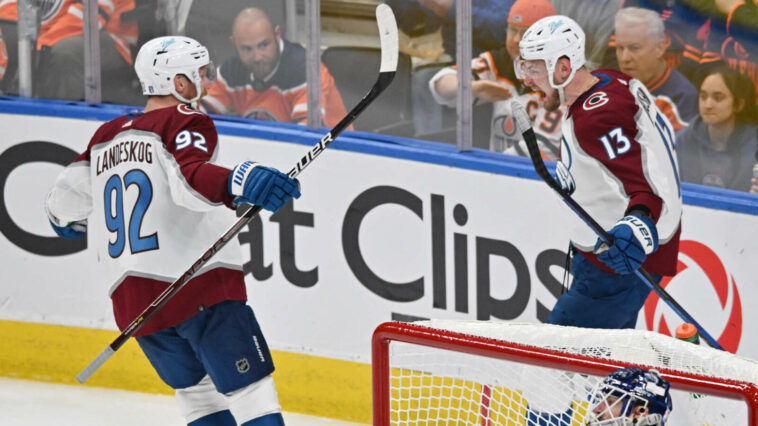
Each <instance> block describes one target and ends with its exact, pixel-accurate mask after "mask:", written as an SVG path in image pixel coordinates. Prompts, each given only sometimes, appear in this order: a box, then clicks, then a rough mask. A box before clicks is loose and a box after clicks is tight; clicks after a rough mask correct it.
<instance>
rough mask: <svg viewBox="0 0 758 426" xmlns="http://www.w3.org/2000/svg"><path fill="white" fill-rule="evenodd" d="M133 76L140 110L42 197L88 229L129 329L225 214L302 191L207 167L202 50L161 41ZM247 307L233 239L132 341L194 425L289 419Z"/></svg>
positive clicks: (211, 145)
mask: <svg viewBox="0 0 758 426" xmlns="http://www.w3.org/2000/svg"><path fill="white" fill-rule="evenodd" d="M135 70H136V72H137V75H138V77H139V79H140V82H141V83H142V90H143V93H144V94H145V95H147V96H148V100H147V105H146V107H145V109H144V112H142V113H140V114H136V115H130V116H123V117H119V118H116V119H114V120H111V121H109V122H108V123H105V124H103V125H102V126H100V128H99V129H98V130H97V131H96V132H95V134H94V136H93V137H92V140H91V141H90V143H89V145H88V147H87V149H86V150H85V151H84V152H83V153H82V154H80V155H79V156H78V157H77V158H76V159H75V160H74V161H73V162H72V163H71V164H70V165H69V166H68V167H66V169H64V171H63V172H62V173H61V174H60V176H59V177H58V179H57V180H56V182H55V184H54V186H53V188H52V190H51V191H50V193H49V195H48V197H47V199H46V202H45V208H46V211H47V214H48V217H49V218H50V222H51V224H52V226H53V228H54V229H55V230H56V232H57V233H58V234H59V235H61V236H62V237H66V238H82V237H84V236H85V232H86V233H87V234H88V235H89V238H88V242H89V244H90V245H91V246H93V247H94V250H95V251H96V252H97V258H98V264H99V265H98V266H99V267H100V273H99V275H98V276H99V277H102V279H103V282H102V285H103V291H105V290H106V289H108V287H110V289H109V294H110V297H111V300H112V303H113V311H114V315H115V318H116V323H117V324H118V326H119V328H120V329H121V330H124V328H125V327H126V326H128V325H129V324H130V323H131V322H132V321H133V320H135V318H137V316H138V315H139V314H141V313H142V311H143V310H144V309H145V308H146V307H147V306H148V305H149V304H150V303H151V302H152V301H153V300H155V299H156V298H157V297H158V296H159V295H160V294H161V292H162V291H163V290H164V289H165V288H166V287H168V286H169V285H170V284H171V283H172V282H173V281H175V280H176V279H177V278H178V277H179V276H180V275H182V273H183V272H184V271H185V270H186V267H187V266H188V264H187V263H188V262H189V261H191V260H193V259H196V258H198V257H199V256H200V255H201V254H202V253H203V252H204V251H205V250H206V249H207V248H208V247H210V246H211V244H213V243H214V242H215V241H216V240H217V239H218V238H219V237H220V236H221V235H222V234H223V233H224V232H225V231H226V229H227V227H228V225H229V224H230V223H231V222H233V220H234V215H233V213H231V212H230V211H229V210H228V209H227V208H225V207H228V208H233V207H235V206H236V205H238V204H240V203H248V204H256V205H259V206H261V207H263V208H264V209H266V210H270V211H276V210H278V209H279V208H280V207H282V206H283V205H284V204H286V203H287V202H289V201H290V200H291V199H292V198H293V197H294V198H297V197H299V196H300V189H299V183H298V182H297V181H296V180H293V179H290V178H289V177H288V176H287V175H286V174H284V173H282V172H280V171H278V170H275V169H273V168H269V167H265V166H263V165H260V164H257V163H253V162H251V161H245V162H241V163H240V164H239V165H238V166H236V167H235V168H234V169H233V170H229V169H226V168H224V167H220V166H217V165H215V164H213V160H214V158H215V156H216V154H217V140H218V135H217V133H216V129H215V126H214V125H213V121H212V120H211V119H210V118H209V117H208V116H207V115H205V114H203V113H201V112H199V111H196V110H194V109H192V107H191V106H190V105H191V104H193V103H195V102H196V101H197V100H199V99H200V98H201V97H202V96H203V95H205V94H206V93H207V92H206V89H207V87H208V85H209V84H210V81H209V80H210V79H211V77H212V74H213V64H212V63H211V62H210V58H209V55H208V50H207V49H206V48H205V47H204V46H202V45H201V44H200V43H198V42H197V41H195V40H192V39H190V38H187V37H160V38H157V39H153V40H151V41H149V42H147V43H145V45H144V46H142V48H141V49H140V51H139V54H138V55H137V58H136V61H135ZM230 215H231V221H230V220H229V219H230V217H229V216H230ZM106 285H107V286H108V287H105V286H106ZM246 300H247V295H246V290H245V281H244V273H243V271H242V266H241V256H240V252H239V248H238V247H235V246H234V245H229V246H227V247H225V248H223V249H222V250H220V251H219V252H218V253H217V254H216V256H215V257H214V258H213V259H212V260H211V261H209V262H208V264H206V265H205V266H204V267H203V268H202V269H201V270H200V271H198V272H197V274H196V276H195V277H193V278H192V279H191V280H190V281H189V282H188V283H187V284H186V286H185V287H184V288H183V289H182V290H181V291H180V292H178V293H177V294H176V295H175V297H174V298H173V299H171V300H169V301H168V303H167V304H166V305H165V306H164V307H163V308H162V309H160V310H159V311H157V312H156V314H155V316H153V317H152V318H151V319H150V320H148V321H147V322H146V323H145V324H144V325H143V326H142V328H141V329H139V331H138V332H137V333H136V334H135V337H136V338H137V342H138V343H139V345H140V347H141V348H142V350H143V352H144V353H145V355H146V356H147V358H148V359H149V360H150V363H151V364H152V365H153V367H154V368H155V370H156V371H157V373H158V375H159V376H160V377H161V379H163V381H164V382H166V384H168V385H169V386H171V387H172V388H174V389H175V390H176V394H175V395H176V401H177V404H178V405H179V408H180V411H181V412H182V414H183V415H184V417H185V419H186V421H187V423H188V424H189V425H192V426H204V425H224V426H226V425H237V424H240V425H245V426H252V425H254V426H276V425H283V424H284V422H283V419H282V416H281V408H280V406H279V403H278V397H277V393H276V389H275V387H274V382H273V379H272V378H271V373H272V372H273V371H274V365H273V362H272V360H271V354H270V353H269V349H268V346H267V344H266V340H265V338H264V337H263V334H262V332H261V329H260V327H259V326H258V322H257V321H256V319H255V316H254V314H253V311H252V309H251V308H250V307H249V306H248V305H247V304H246Z"/></svg>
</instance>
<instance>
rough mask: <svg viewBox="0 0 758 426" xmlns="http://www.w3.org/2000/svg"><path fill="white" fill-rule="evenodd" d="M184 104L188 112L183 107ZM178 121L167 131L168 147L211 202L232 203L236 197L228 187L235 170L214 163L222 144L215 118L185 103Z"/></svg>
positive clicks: (191, 182)
mask: <svg viewBox="0 0 758 426" xmlns="http://www.w3.org/2000/svg"><path fill="white" fill-rule="evenodd" d="M182 108H184V109H185V110H186V112H183V111H182ZM178 110H179V112H180V113H181V114H184V115H183V116H182V115H179V118H181V119H180V120H177V121H178V123H177V124H178V125H177V126H175V127H173V128H172V129H171V130H169V131H168V132H167V134H166V135H165V137H166V139H165V140H164V141H165V143H166V149H167V150H168V152H170V153H171V154H173V156H174V158H175V159H176V162H177V163H178V164H179V167H180V169H181V171H182V175H184V178H185V179H186V180H187V183H189V185H190V186H191V187H192V188H193V189H194V190H196V191H197V192H199V193H200V194H202V195H203V196H204V197H205V198H207V199H208V200H209V201H211V202H215V203H224V204H226V205H227V206H228V207H230V208H231V207H232V200H233V197H232V196H231V195H230V194H229V191H228V189H227V186H228V179H229V174H230V173H231V170H229V169H227V168H225V167H221V166H217V165H215V164H212V163H210V161H211V159H212V158H213V154H214V153H215V151H216V149H217V146H218V133H217V132H216V126H215V125H214V124H213V120H212V119H211V118H210V117H208V116H207V115H205V114H203V113H201V112H198V111H193V110H190V109H189V108H187V107H186V106H184V105H180V106H179V107H178Z"/></svg>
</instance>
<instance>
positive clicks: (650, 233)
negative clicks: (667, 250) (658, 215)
mask: <svg viewBox="0 0 758 426" xmlns="http://www.w3.org/2000/svg"><path fill="white" fill-rule="evenodd" d="M608 234H610V235H611V236H612V237H613V245H612V246H610V247H608V249H607V250H602V248H603V247H605V245H604V243H603V242H602V240H599V239H598V241H597V243H596V244H595V253H597V254H598V256H597V258H598V260H600V261H601V262H603V263H604V264H605V265H606V266H608V267H609V268H611V269H613V270H614V271H616V273H618V274H622V275H623V274H631V273H633V272H634V271H636V270H637V269H638V268H639V267H640V266H641V265H642V264H643V263H644V262H645V259H646V258H647V255H649V254H651V253H653V252H654V251H656V250H658V230H657V228H656V227H655V223H654V222H653V220H652V219H651V218H650V217H647V216H643V215H639V214H631V215H629V216H626V217H624V218H622V219H621V220H619V221H618V222H616V225H615V226H614V227H613V228H612V229H611V230H610V231H609V232H608Z"/></svg>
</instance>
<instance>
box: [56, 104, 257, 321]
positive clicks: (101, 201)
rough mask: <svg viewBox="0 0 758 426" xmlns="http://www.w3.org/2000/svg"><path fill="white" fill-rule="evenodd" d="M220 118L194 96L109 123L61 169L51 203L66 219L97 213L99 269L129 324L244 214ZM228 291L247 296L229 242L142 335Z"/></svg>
mask: <svg viewBox="0 0 758 426" xmlns="http://www.w3.org/2000/svg"><path fill="white" fill-rule="evenodd" d="M216 143H217V134H216V129H215V127H214V126H213V121H212V120H211V119H210V118H209V117H208V116H207V115H205V114H203V113H200V112H197V111H194V110H192V109H190V108H188V107H186V106H185V105H179V106H178V107H170V108H164V109H159V110H154V111H151V112H148V113H146V114H141V115H137V116H134V117H128V116H125V117H120V118H117V119H115V120H112V121H110V122H108V123H105V124H104V125H103V126H101V127H100V128H99V129H98V131H97V132H96V133H95V135H94V136H93V137H92V140H91V142H90V144H89V146H88V147H87V150H86V151H85V152H84V153H82V154H81V155H80V156H79V157H77V158H76V159H75V160H74V162H73V163H72V164H71V165H69V166H68V167H67V168H66V169H65V170H64V171H63V172H62V173H61V174H60V176H59V177H58V179H57V181H56V183H55V185H54V187H53V189H52V190H51V191H50V193H49V195H48V198H47V201H46V210H47V212H48V215H49V216H50V218H51V220H53V221H54V222H56V224H58V225H59V226H63V225H66V224H67V223H68V222H73V221H79V220H83V219H87V220H88V243H89V244H90V245H92V246H94V250H95V251H96V253H97V261H98V267H99V274H98V276H99V277H100V278H101V279H102V284H103V285H104V286H105V285H107V286H108V288H109V294H110V296H111V298H112V300H113V307H114V313H115V316H116V322H117V324H118V325H119V327H121V328H122V329H123V327H125V326H127V325H128V324H129V323H130V322H131V321H133V320H134V319H135V318H136V317H137V316H138V315H139V314H140V313H141V312H142V310H144V309H145V308H146V307H147V306H148V305H149V303H150V302H152V301H153V300H154V299H155V298H156V297H157V296H158V295H160V293H161V292H162V291H163V290H164V289H165V288H166V287H167V286H168V284H170V283H171V282H173V281H175V280H176V279H177V278H179V277H180V276H181V275H182V273H184V271H186V270H187V269H188V268H189V267H190V265H192V262H194V261H195V260H196V259H198V258H199V257H200V256H201V255H202V254H203V253H204V252H205V251H206V250H207V249H208V248H209V247H210V246H211V245H212V244H213V243H214V242H215V241H216V240H217V239H218V238H219V237H220V236H221V235H222V234H223V233H224V232H225V231H226V230H227V229H228V227H229V226H230V225H231V224H232V223H233V222H234V220H235V217H234V213H233V212H232V211H231V210H229V209H227V208H223V207H224V205H225V204H226V205H229V206H230V205H231V202H232V199H231V196H230V195H229V194H228V193H227V189H226V187H227V179H228V176H229V173H230V171H229V170H228V169H226V168H223V167H219V166H215V165H213V164H211V162H212V161H213V158H214V156H215V153H216ZM223 300H246V295H245V285H244V279H243V274H242V267H241V255H240V252H239V247H238V246H236V245H235V244H229V245H227V246H226V247H225V248H223V249H222V250H221V251H220V252H218V253H217V254H216V255H215V256H214V257H213V258H212V259H211V260H210V261H209V262H208V263H207V264H206V265H204V266H203V268H202V269H201V270H200V271H199V272H198V273H197V274H196V275H195V278H193V279H192V280H191V281H190V282H189V283H188V284H187V285H186V287H185V288H184V289H183V290H182V291H181V292H179V293H177V295H176V296H175V297H174V298H173V299H172V300H170V301H169V302H168V304H167V305H166V306H165V307H164V308H163V309H161V310H160V311H158V314H157V315H156V316H155V317H153V318H152V319H151V320H150V321H149V322H148V323H147V324H146V325H145V326H144V327H143V328H142V329H141V330H140V333H138V335H144V334H149V333H150V332H155V331H158V330H160V329H162V328H166V327H170V326H174V325H176V324H178V323H180V322H182V321H184V320H185V319H187V318H189V317H190V316H192V315H194V314H195V313H196V312H197V311H198V310H202V309H203V308H204V307H207V306H211V305H213V304H215V303H218V302H221V301H223Z"/></svg>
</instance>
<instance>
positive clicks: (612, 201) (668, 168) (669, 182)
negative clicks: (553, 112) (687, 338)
mask: <svg viewBox="0 0 758 426" xmlns="http://www.w3.org/2000/svg"><path fill="white" fill-rule="evenodd" d="M593 74H594V75H595V76H596V77H598V78H600V82H599V83H597V84H596V85H595V86H594V87H592V88H591V89H590V90H588V91H587V92H586V93H585V94H584V95H582V96H581V97H580V98H579V99H577V100H576V101H575V102H574V103H573V104H572V105H571V107H570V109H569V114H568V117H567V118H566V119H565V121H564V123H563V145H562V147H561V162H562V163H563V164H564V165H565V166H566V167H567V168H568V170H569V172H570V174H571V177H572V178H573V180H574V183H575V186H576V189H575V191H574V192H573V193H572V194H571V195H572V198H573V199H574V200H575V201H576V202H577V203H578V204H579V205H581V206H582V207H583V208H584V209H585V210H586V211H587V212H588V213H589V214H590V216H592V217H593V218H594V219H595V220H596V221H597V222H598V223H599V224H600V225H601V226H602V227H603V228H604V229H606V230H608V229H611V228H612V227H613V225H614V224H615V223H616V221H618V220H619V219H621V218H622V217H623V216H625V214H626V212H627V211H628V209H629V208H631V207H633V206H643V207H645V208H647V209H648V210H649V211H650V213H651V216H652V217H653V219H654V220H655V221H656V227H657V229H658V238H659V248H658V250H657V251H656V252H654V253H653V254H651V255H650V256H648V258H647V260H646V261H645V263H644V264H643V266H644V267H645V268H646V269H647V270H648V272H650V273H653V274H661V275H673V274H674V273H675V272H676V260H677V255H678V251H679V234H680V222H681V216H682V192H681V185H680V182H679V172H678V164H677V160H676V153H675V152H674V148H675V146H674V132H673V129H672V126H671V124H670V123H669V121H668V119H667V118H666V116H665V115H663V113H661V112H660V111H659V110H658V108H657V107H656V106H655V103H654V98H653V97H652V96H651V95H650V93H649V92H648V90H647V89H646V88H645V86H644V85H643V84H642V83H641V82H639V81H638V80H634V79H631V78H630V77H629V76H627V75H625V74H623V73H620V72H618V71H612V70H601V71H595V72H593ZM571 241H572V243H573V245H574V246H575V247H576V248H578V249H579V250H580V251H582V252H583V254H584V255H585V257H587V258H588V259H589V260H591V261H593V263H595V264H597V265H598V266H601V267H603V268H604V269H605V267H604V265H602V262H599V261H598V260H597V258H596V256H595V255H594V254H593V253H592V250H593V249H594V246H595V243H596V241H597V236H596V235H595V233H594V232H593V231H592V230H591V229H590V228H589V227H588V226H587V225H585V224H584V223H577V226H575V227H574V229H572V231H571Z"/></svg>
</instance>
